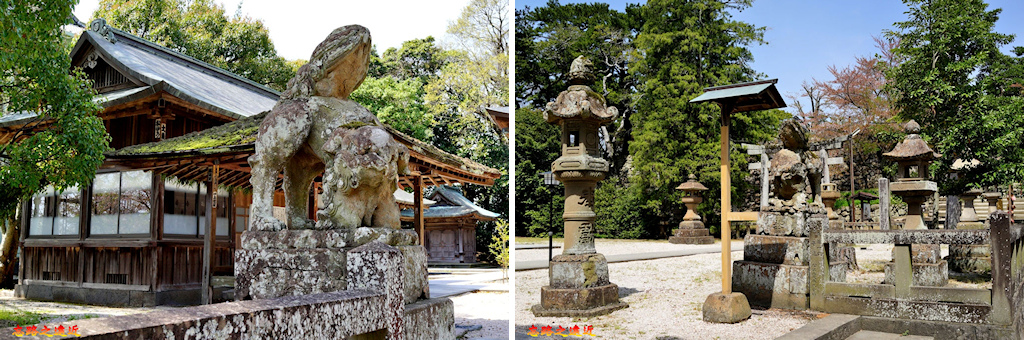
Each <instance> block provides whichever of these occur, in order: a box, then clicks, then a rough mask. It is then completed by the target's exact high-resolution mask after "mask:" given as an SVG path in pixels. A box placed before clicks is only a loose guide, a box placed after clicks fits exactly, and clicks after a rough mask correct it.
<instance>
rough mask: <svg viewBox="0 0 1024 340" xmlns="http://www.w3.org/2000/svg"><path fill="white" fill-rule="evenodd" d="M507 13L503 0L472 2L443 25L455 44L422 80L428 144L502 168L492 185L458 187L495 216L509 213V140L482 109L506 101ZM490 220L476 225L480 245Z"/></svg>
mask: <svg viewBox="0 0 1024 340" xmlns="http://www.w3.org/2000/svg"><path fill="white" fill-rule="evenodd" d="M507 16H508V0H473V1H471V2H470V4H469V5H467V6H466V7H465V8H464V9H463V11H462V14H461V16H460V19H459V20H458V21H456V22H455V23H452V24H450V25H449V27H448V34H449V36H450V38H451V39H452V40H454V41H453V42H454V44H455V45H456V46H459V49H455V50H451V51H448V52H446V53H444V55H445V61H446V63H445V64H444V65H443V66H441V68H440V70H439V72H438V74H437V76H434V77H430V79H429V80H428V81H427V84H426V87H425V89H424V90H425V94H424V97H423V99H424V102H425V105H426V107H427V110H428V112H429V114H430V115H431V116H432V117H433V118H434V121H433V124H434V126H433V128H432V132H433V137H432V139H431V142H432V144H434V145H435V146H437V147H439V148H441V149H443V150H445V151H448V152H450V153H453V154H456V155H459V156H462V157H466V158H470V159H472V160H475V161H477V162H480V163H482V164H484V165H487V166H490V167H493V168H497V169H502V170H501V171H502V176H501V177H500V178H498V179H497V180H495V183H494V185H493V186H490V187H481V186H475V185H468V186H464V187H463V191H464V194H465V195H466V197H467V198H469V199H471V200H473V201H474V202H476V203H477V204H480V205H481V206H483V207H486V208H487V209H491V210H493V211H494V212H497V213H499V214H501V217H499V219H505V218H508V214H509V211H508V207H509V202H508V198H509V197H508V196H509V192H508V162H509V159H508V156H509V152H508V142H507V141H506V140H505V136H504V134H503V133H502V132H501V131H500V130H498V129H497V127H496V126H495V125H494V124H492V123H491V121H490V117H488V114H487V112H486V110H485V109H486V108H487V107H491V106H507V105H508V96H509V92H508V82H509V78H508V53H507V51H508V50H507V46H508V42H507V40H508V33H507V32H508V22H507V21H506V19H505V18H507ZM484 31H486V32H489V33H488V34H483V33H482V32H484ZM501 32H505V33H504V34H501ZM405 47H406V46H405V45H404V44H403V48H405ZM410 50H411V49H410ZM493 225H494V222H490V223H484V224H481V225H479V226H478V227H477V246H478V247H479V249H485V248H486V247H487V246H488V245H489V244H490V237H489V235H490V230H492V229H493V227H492V226H493Z"/></svg>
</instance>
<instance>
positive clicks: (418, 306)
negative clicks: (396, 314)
mask: <svg viewBox="0 0 1024 340" xmlns="http://www.w3.org/2000/svg"><path fill="white" fill-rule="evenodd" d="M402 321H403V322H404V323H405V328H403V330H404V331H405V334H404V335H405V338H406V339H439V340H454V339H455V306H454V304H453V303H452V300H449V299H447V298H438V299H428V300H420V301H417V302H416V303H413V304H408V305H405V317H403V318H402Z"/></svg>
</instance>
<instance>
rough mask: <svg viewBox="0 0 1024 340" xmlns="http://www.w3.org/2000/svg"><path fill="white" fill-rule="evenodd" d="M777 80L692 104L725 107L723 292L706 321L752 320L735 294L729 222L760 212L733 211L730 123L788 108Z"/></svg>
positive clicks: (727, 89)
mask: <svg viewBox="0 0 1024 340" xmlns="http://www.w3.org/2000/svg"><path fill="white" fill-rule="evenodd" d="M777 82H778V79H769V80H759V81H753V82H747V83H740V84H732V85H725V86H716V87H708V88H705V89H704V94H701V95H700V96H698V97H697V98H694V99H692V100H690V103H694V104H696V103H704V102H714V103H716V104H718V106H720V107H721V108H722V127H721V159H722V166H721V176H722V177H721V178H722V181H721V182H722V185H721V191H722V203H721V206H722V210H721V211H722V219H721V230H722V291H721V292H720V293H714V294H711V295H709V296H708V298H707V300H705V301H704V308H703V312H704V321H708V322H718V323H736V322H739V321H743V320H746V319H747V318H749V317H750V303H749V302H747V297H746V296H744V295H743V293H734V292H732V256H731V255H732V254H731V253H732V249H731V248H732V245H731V240H730V238H731V236H732V235H731V234H732V231H731V228H730V225H729V223H730V222H739V221H756V220H757V213H756V212H753V211H749V212H733V211H732V197H731V191H730V190H731V187H732V183H731V182H732V181H731V178H730V175H729V120H730V118H731V116H732V114H733V113H739V112H747V111H756V110H768V109H774V108H781V107H786V102H785V101H784V100H783V99H782V96H781V95H780V94H779V90H778V89H776V88H775V83H777Z"/></svg>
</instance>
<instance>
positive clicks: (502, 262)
mask: <svg viewBox="0 0 1024 340" xmlns="http://www.w3.org/2000/svg"><path fill="white" fill-rule="evenodd" d="M508 238H509V231H508V221H507V220H498V221H497V222H496V223H495V224H494V236H491V244H490V246H489V247H488V250H490V253H491V255H493V256H494V261H495V262H497V263H498V266H501V275H502V276H504V277H505V279H508Z"/></svg>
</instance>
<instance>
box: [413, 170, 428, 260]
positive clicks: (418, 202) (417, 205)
mask: <svg viewBox="0 0 1024 340" xmlns="http://www.w3.org/2000/svg"><path fill="white" fill-rule="evenodd" d="M415 175H416V180H415V181H413V183H412V197H413V203H412V205H413V207H412V211H413V225H414V227H415V229H416V234H417V235H419V237H420V245H421V246H424V247H426V246H427V243H426V242H424V241H426V225H424V224H423V176H422V175H420V174H419V173H416V174H415Z"/></svg>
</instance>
